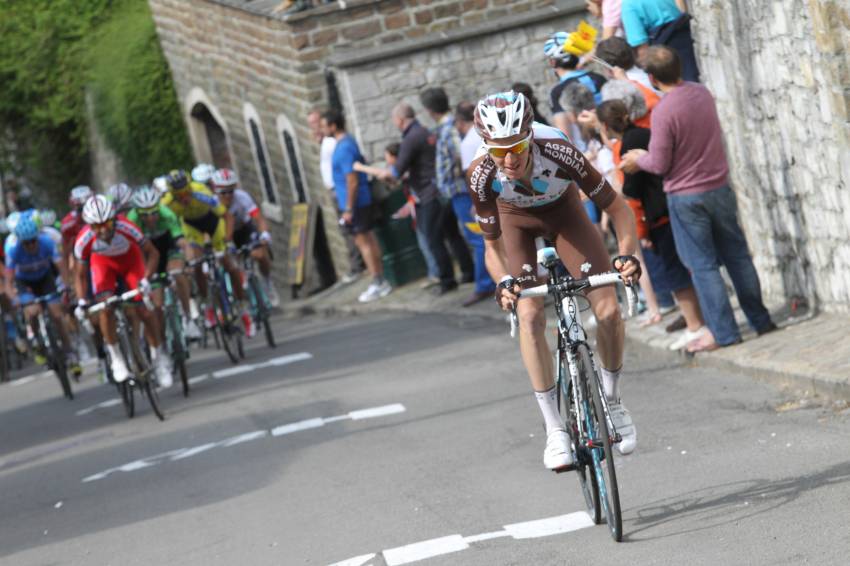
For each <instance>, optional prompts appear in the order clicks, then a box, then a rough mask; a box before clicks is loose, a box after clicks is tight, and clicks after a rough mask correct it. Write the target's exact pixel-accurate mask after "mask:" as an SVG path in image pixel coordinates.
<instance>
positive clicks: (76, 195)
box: [68, 185, 94, 208]
mask: <svg viewBox="0 0 850 566" xmlns="http://www.w3.org/2000/svg"><path fill="white" fill-rule="evenodd" d="M93 194H94V192H93V191H92V190H91V187H89V186H88V185H78V186H76V187H74V188H73V189H71V196H70V197H68V202H69V203H70V204H71V206H72V207H74V208H79V207H81V206H83V205H84V204H86V201H87V200H89V199H90V198H91V197H92V195H93Z"/></svg>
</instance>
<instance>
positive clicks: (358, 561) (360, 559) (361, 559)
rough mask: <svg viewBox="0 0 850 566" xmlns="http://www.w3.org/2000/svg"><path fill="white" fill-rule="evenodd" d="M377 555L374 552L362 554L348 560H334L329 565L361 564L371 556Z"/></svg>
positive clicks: (346, 565)
mask: <svg viewBox="0 0 850 566" xmlns="http://www.w3.org/2000/svg"><path fill="white" fill-rule="evenodd" d="M375 556H377V555H376V554H375V553H372V554H364V555H363V556H355V557H354V558H349V559H348V560H343V561H342V562H336V563H334V564H331V566H363V564H366V563H367V562H369V561H370V560H372V559H373V558H375Z"/></svg>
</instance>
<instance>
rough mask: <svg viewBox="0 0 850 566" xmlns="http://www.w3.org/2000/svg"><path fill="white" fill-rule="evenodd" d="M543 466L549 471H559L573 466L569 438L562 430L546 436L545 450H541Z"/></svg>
mask: <svg viewBox="0 0 850 566" xmlns="http://www.w3.org/2000/svg"><path fill="white" fill-rule="evenodd" d="M543 465H544V466H546V468H548V469H550V470H559V469H561V468H566V467H569V466H572V465H573V453H572V450H570V437H569V436H567V432H566V431H564V430H553V431H552V432H550V433H549V434H548V435H546V449H545V450H543Z"/></svg>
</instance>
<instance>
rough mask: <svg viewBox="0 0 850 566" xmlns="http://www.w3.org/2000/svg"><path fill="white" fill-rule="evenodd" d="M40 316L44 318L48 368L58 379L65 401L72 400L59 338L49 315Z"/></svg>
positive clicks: (66, 367) (69, 381) (72, 394)
mask: <svg viewBox="0 0 850 566" xmlns="http://www.w3.org/2000/svg"><path fill="white" fill-rule="evenodd" d="M41 316H44V317H45V321H44V324H45V327H46V328H47V344H45V350H46V351H47V352H46V353H47V361H48V363H49V364H50V368H51V369H52V370H53V372H54V373H55V374H56V377H58V378H59V384H60V385H61V386H62V393H63V394H64V395H65V397H66V398H67V399H73V398H74V393H73V391H71V380H70V379H69V378H68V366H67V365H65V356H64V353H63V352H62V348H61V347H60V346H59V344H60V343H59V337H58V336H57V332H56V329H55V328H54V327H53V321H52V319H51V318H50V315H47V314H42V315H41Z"/></svg>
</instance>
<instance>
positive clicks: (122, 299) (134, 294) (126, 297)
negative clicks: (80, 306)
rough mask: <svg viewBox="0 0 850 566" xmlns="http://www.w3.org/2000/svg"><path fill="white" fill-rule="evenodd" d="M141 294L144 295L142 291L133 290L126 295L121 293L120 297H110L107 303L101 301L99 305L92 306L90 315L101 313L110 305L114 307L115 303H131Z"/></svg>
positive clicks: (89, 310) (89, 309)
mask: <svg viewBox="0 0 850 566" xmlns="http://www.w3.org/2000/svg"><path fill="white" fill-rule="evenodd" d="M141 293H142V291H141V290H140V289H133V290H132V291H127V292H126V293H121V294H120V295H113V296H112V297H109V298H108V299H106V300H105V301H101V302H99V303H97V304H96V305H92V306H90V307H89V308H88V309H87V310H88V313H89V314H93V313H96V312H100V311H102V310H103V309H105V308H106V307H108V306H110V305H114V304H115V303H123V302H127V301H131V300H133V299H135V298H136V297H138V296H139V295H140V294H141Z"/></svg>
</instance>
